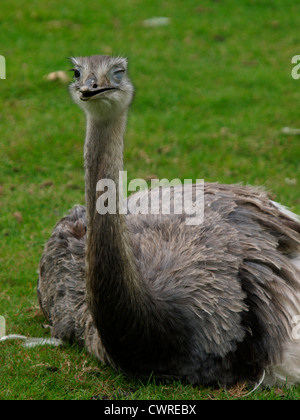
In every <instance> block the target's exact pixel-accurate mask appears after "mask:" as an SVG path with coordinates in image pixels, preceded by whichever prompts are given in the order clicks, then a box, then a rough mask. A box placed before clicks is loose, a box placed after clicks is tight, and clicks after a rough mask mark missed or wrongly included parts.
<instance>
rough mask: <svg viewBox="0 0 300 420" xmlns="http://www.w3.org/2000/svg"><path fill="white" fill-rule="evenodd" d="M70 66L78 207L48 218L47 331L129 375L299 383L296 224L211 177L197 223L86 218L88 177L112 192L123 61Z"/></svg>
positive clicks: (92, 211) (248, 192)
mask: <svg viewBox="0 0 300 420" xmlns="http://www.w3.org/2000/svg"><path fill="white" fill-rule="evenodd" d="M71 61H72V63H73V66H74V82H73V83H72V84H71V86H70V92H71V95H72V97H73V100H74V101H75V103H76V104H78V105H79V106H80V108H82V109H83V111H84V112H85V114H86V121H87V127H86V138H85V145H84V161H85V199H86V208H84V207H82V206H79V205H77V206H75V207H74V208H73V209H72V210H71V212H70V213H69V214H68V215H67V216H66V217H64V218H63V219H62V220H60V221H59V222H58V224H57V225H56V227H55V229H54V231H53V233H52V236H51V237H50V239H49V241H48V242H47V244H46V246H45V250H44V253H43V256H42V259H41V262H40V268H39V283H38V297H39V302H40V306H41V308H42V310H43V312H44V314H45V316H46V318H47V319H48V320H49V322H50V323H51V325H52V335H53V336H54V337H57V338H61V339H63V340H69V341H77V342H80V343H82V344H84V345H85V346H86V347H87V349H88V351H89V352H90V353H92V354H93V355H95V356H96V357H97V358H98V359H99V360H100V361H102V362H104V363H108V364H110V365H111V366H112V367H114V368H116V369H121V370H122V371H123V372H124V373H126V374H128V375H134V376H140V377H143V376H147V375H150V374H151V373H154V374H156V375H163V376H166V375H167V376H171V377H173V378H181V379H183V380H185V381H188V382H190V383H193V384H205V385H215V384H222V385H224V386H226V385H232V384H235V383H238V382H241V381H243V382H244V381H248V382H249V383H253V382H256V381H258V380H260V379H261V378H263V379H264V384H268V385H272V384H275V383H286V382H288V383H294V382H297V381H299V380H300V341H299V339H298V336H297V334H293V333H295V330H294V328H296V327H297V325H296V324H295V320H297V319H298V318H297V315H298V314H299V313H300V222H299V218H298V217H297V216H296V215H294V214H293V213H291V212H289V211H288V210H286V209H285V208H284V207H283V206H281V205H279V204H276V203H274V202H273V201H271V200H270V199H269V198H268V196H267V195H266V194H265V193H264V192H263V191H262V190H261V189H256V188H254V187H250V186H241V185H219V184H217V183H216V184H214V183H212V184H210V183H207V184H205V188H204V220H203V222H202V223H201V224H198V225H189V224H187V223H186V215H185V214H184V213H183V214H180V215H178V214H175V213H174V212H173V213H172V214H170V215H164V214H162V212H160V214H148V215H141V214H122V213H121V212H120V211H118V210H117V211H116V212H115V214H111V213H109V212H107V213H106V214H99V212H98V211H97V206H96V204H97V200H98V199H99V197H101V194H104V193H105V192H104V191H97V183H98V181H99V180H102V179H110V180H112V181H114V183H115V185H116V189H117V194H116V196H117V197H118V196H119V194H118V192H119V188H120V183H119V173H120V171H122V170H123V146H124V144H123V138H124V132H125V126H126V120H127V113H128V109H129V106H130V103H131V101H132V98H133V92H134V88H133V85H132V84H131V82H130V80H129V77H128V72H127V61H126V59H124V58H119V57H108V56H101V55H99V56H90V57H76V58H71ZM176 188H177V187H175V188H174V193H176V194H178V192H179V193H180V190H178V188H177V190H176ZM191 188H192V190H195V189H197V185H195V186H192V187H191ZM175 190H176V191H175ZM139 194H140V197H139V198H140V200H141V201H143V200H146V198H147V194H148V192H147V191H145V192H144V193H139ZM116 208H117V209H118V206H116Z"/></svg>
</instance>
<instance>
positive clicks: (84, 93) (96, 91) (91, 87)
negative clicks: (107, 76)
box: [79, 81, 117, 101]
mask: <svg viewBox="0 0 300 420" xmlns="http://www.w3.org/2000/svg"><path fill="white" fill-rule="evenodd" d="M116 89H117V88H116V87H108V86H106V87H101V88H100V87H99V86H98V85H97V84H96V83H89V81H87V83H86V84H85V85H83V86H82V87H81V88H80V89H79V92H80V99H81V100H82V101H88V100H89V99H90V98H93V97H94V96H100V95H102V94H103V93H104V92H107V91H109V90H116Z"/></svg>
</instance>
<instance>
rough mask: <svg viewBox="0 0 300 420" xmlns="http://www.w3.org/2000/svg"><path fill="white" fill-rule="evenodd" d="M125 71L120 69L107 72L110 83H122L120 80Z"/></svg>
mask: <svg viewBox="0 0 300 420" xmlns="http://www.w3.org/2000/svg"><path fill="white" fill-rule="evenodd" d="M124 74H125V70H124V69H121V68H113V69H112V70H111V71H110V72H109V79H110V82H111V83H115V84H117V85H118V84H120V83H121V82H122V79H123V77H124Z"/></svg>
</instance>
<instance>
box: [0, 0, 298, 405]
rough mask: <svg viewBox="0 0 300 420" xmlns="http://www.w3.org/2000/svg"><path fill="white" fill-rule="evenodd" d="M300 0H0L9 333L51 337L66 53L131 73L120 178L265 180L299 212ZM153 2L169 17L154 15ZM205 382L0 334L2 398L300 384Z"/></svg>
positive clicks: (64, 172) (78, 164)
mask: <svg viewBox="0 0 300 420" xmlns="http://www.w3.org/2000/svg"><path fill="white" fill-rule="evenodd" d="M299 16H300V3H299V2H296V1H294V0H285V1H282V0H243V1H240V2H236V1H234V0H201V1H199V0H188V1H182V0H164V1H158V0H151V1H150V0H139V1H138V0H122V1H119V2H112V1H111V0H89V1H88V2H83V1H81V0H72V1H71V0H64V1H58V0H48V1H47V2H46V1H38V0H32V1H30V2H28V1H24V0H1V8H0V55H2V56H4V57H5V58H6V79H5V80H3V79H2V80H0V93H1V101H0V147H1V154H0V237H1V251H0V252H1V254H0V315H2V316H4V317H5V319H6V323H7V331H6V332H7V334H22V335H26V336H30V337H42V336H45V337H49V330H47V329H43V328H42V327H41V325H42V324H44V323H45V320H44V318H43V315H42V313H41V311H40V310H39V307H38V302H37V297H36V281H37V266H38V262H39V259H40V257H41V253H42V250H43V245H44V243H45V241H46V240H47V238H48V237H49V235H50V233H51V230H52V228H53V226H54V225H55V223H56V221H57V220H58V219H59V218H60V217H62V216H63V215H65V214H66V213H67V212H68V210H69V209H70V208H71V207H72V206H73V204H75V203H84V173H83V153H82V150H83V139H84V131H85V121H84V115H83V113H82V112H81V111H80V110H79V109H78V107H77V106H76V105H74V104H73V103H72V101H71V99H70V96H69V94H68V85H67V84H66V83H63V82H62V81H60V80H56V81H49V80H47V78H46V77H45V76H46V75H47V74H49V73H51V72H55V71H58V70H62V71H66V72H68V70H69V68H70V67H71V66H70V63H69V62H68V60H67V59H66V58H67V57H69V56H71V55H75V56H76V55H91V54H117V55H125V56H127V57H128V60H129V71H130V75H131V79H132V81H133V83H134V85H135V89H136V94H135V100H134V103H133V105H132V107H131V112H130V116H129V121H128V129H127V133H126V144H125V169H126V170H127V171H128V178H129V179H133V178H144V179H150V178H151V177H153V175H155V176H157V177H158V178H159V179H162V178H168V179H170V180H171V179H173V178H181V179H184V178H192V179H193V180H196V179H197V178H200V179H202V178H204V179H205V180H206V181H219V182H222V183H236V182H242V183H245V184H253V185H260V186H261V185H262V186H264V187H265V188H267V189H268V190H269V191H270V192H271V194H272V197H274V198H275V199H276V200H277V201H280V202H282V203H283V204H285V205H287V206H289V207H290V208H291V209H292V210H293V211H295V212H298V213H300V196H299V185H300V147H299V136H297V135H293V134H286V133H284V132H282V129H283V128H284V127H291V128H300V113H299V103H300V80H299V81H297V80H294V79H293V78H292V76H291V71H292V68H293V65H292V63H291V60H292V57H293V56H294V55H297V54H300V38H299V30H298V28H299ZM153 17H167V18H169V20H168V21H167V22H165V23H167V24H165V25H161V26H152V25H151V22H153V21H150V25H149V23H148V24H147V22H146V24H145V21H147V20H148V19H151V18H153ZM246 392H247V390H246V389H245V388H244V387H243V386H239V387H236V388H234V389H232V390H227V391H225V390H222V389H217V390H214V389H208V388H202V387H200V388H199V387H196V388H194V387H192V386H187V385H184V384H181V383H180V382H175V383H159V382H158V381H157V380H155V378H151V379H149V381H148V382H147V383H141V382H139V381H137V380H132V379H128V378H126V377H124V376H123V375H122V374H119V373H115V372H113V371H112V369H110V368H109V367H104V366H102V365H100V364H99V363H97V361H95V359H94V358H93V357H91V356H90V355H88V354H87V353H86V351H85V350H83V349H81V348H78V347H77V346H70V345H65V346H64V347H58V348H53V347H46V346H45V347H39V348H35V349H25V348H24V347H23V346H22V342H20V341H16V342H6V343H0V399H91V398H96V399H105V398H108V399H109V398H116V399H236V398H248V399H299V398H300V387H298V388H297V387H292V388H290V389H277V388H276V389H271V390H258V391H255V392H254V393H252V394H251V395H249V396H248V397H245V396H244V395H245V394H246Z"/></svg>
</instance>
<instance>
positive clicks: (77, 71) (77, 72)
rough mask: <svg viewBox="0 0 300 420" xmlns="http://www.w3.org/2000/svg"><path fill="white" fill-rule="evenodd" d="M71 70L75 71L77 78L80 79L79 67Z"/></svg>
mask: <svg viewBox="0 0 300 420" xmlns="http://www.w3.org/2000/svg"><path fill="white" fill-rule="evenodd" d="M71 71H73V72H74V77H75V79H79V77H80V71H79V70H78V69H71Z"/></svg>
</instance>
